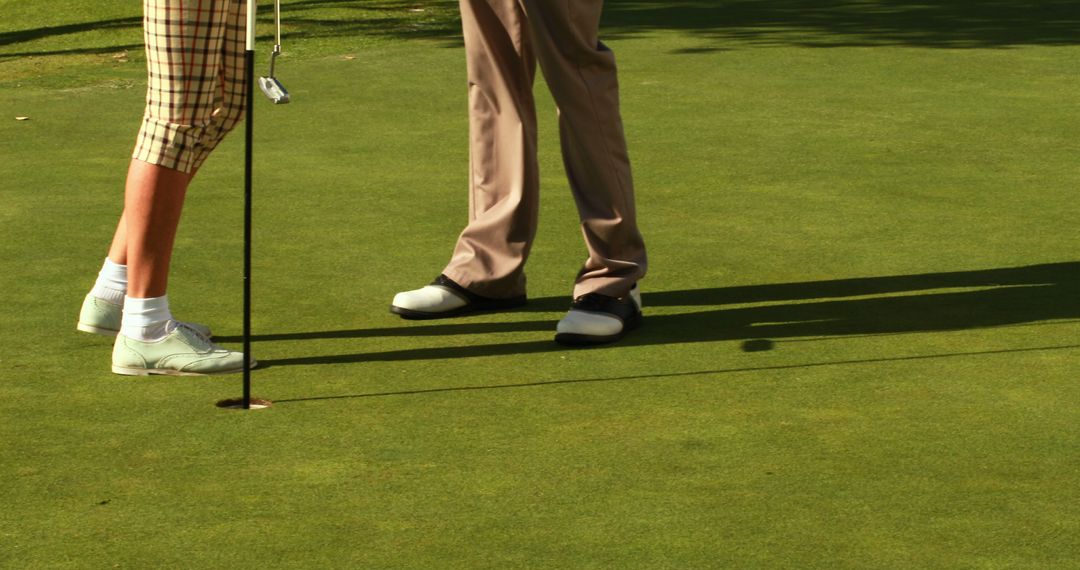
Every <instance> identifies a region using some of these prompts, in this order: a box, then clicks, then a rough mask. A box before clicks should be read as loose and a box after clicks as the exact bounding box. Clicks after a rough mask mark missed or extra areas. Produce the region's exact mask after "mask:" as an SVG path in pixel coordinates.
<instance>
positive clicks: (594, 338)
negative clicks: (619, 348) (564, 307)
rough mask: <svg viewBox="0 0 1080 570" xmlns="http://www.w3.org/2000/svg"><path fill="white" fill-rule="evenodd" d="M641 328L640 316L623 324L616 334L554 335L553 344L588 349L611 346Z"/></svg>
mask: <svg viewBox="0 0 1080 570" xmlns="http://www.w3.org/2000/svg"><path fill="white" fill-rule="evenodd" d="M639 326H641V315H638V316H636V317H635V318H633V319H631V320H629V321H627V322H625V323H623V328H622V330H621V331H619V332H618V333H617V334H611V335H591V334H579V333H556V334H555V342H557V343H559V344H561V345H563V346H572V347H578V348H581V347H588V346H599V345H603V344H611V343H613V342H616V341H618V340H621V339H622V338H623V337H624V336H626V333H628V332H630V331H632V330H634V329H636V328H638V327H639Z"/></svg>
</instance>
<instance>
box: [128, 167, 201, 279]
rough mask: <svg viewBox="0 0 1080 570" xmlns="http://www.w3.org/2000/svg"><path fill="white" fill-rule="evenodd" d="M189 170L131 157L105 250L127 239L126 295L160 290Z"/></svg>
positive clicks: (170, 254) (165, 272)
mask: <svg viewBox="0 0 1080 570" xmlns="http://www.w3.org/2000/svg"><path fill="white" fill-rule="evenodd" d="M192 176H193V174H187V173H184V172H180V171H178V170H173V169H170V168H164V167H161V166H157V165H153V164H149V163H146V162H143V161H140V160H132V161H131V166H130V168H129V169H128V177H127V185H126V187H125V190H124V213H123V214H122V215H121V218H120V219H121V227H118V228H117V231H116V235H115V236H114V238H113V247H112V248H110V251H109V256H110V259H112V260H113V261H114V262H117V263H119V261H120V260H119V259H117V258H115V257H112V256H113V254H114V253H117V255H119V252H118V249H119V248H118V245H120V244H126V252H125V254H124V255H126V258H127V259H126V260H125V261H127V266H128V296H130V297H137V298H151V297H161V296H163V295H165V292H166V289H167V287H168V282H169V262H170V260H171V259H172V250H173V242H174V241H175V238H176V229H177V227H178V226H179V224H180V213H181V210H182V209H183V206H184V196H185V195H186V194H187V187H188V184H189V183H190V182H191V178H192Z"/></svg>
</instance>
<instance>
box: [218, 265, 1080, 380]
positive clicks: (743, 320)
mask: <svg viewBox="0 0 1080 570" xmlns="http://www.w3.org/2000/svg"><path fill="white" fill-rule="evenodd" d="M567 301H568V300H567V299H560V298H554V297H549V298H544V299H539V300H536V301H532V302H530V305H529V306H528V307H526V308H525V309H523V310H522V312H524V311H545V312H548V311H553V310H558V311H561V310H563V309H565V307H566V304H567ZM644 301H645V304H646V317H645V325H644V326H643V327H642V328H641V330H638V331H635V332H634V333H633V334H632V335H629V336H628V337H627V338H626V339H623V341H621V342H620V343H619V344H618V345H617V346H619V347H628V346H649V345H668V344H683V343H709V342H722V341H743V344H742V348H743V350H744V351H747V352H754V351H762V350H771V349H772V348H774V347H775V345H776V343H782V342H787V341H791V342H796V341H797V342H807V341H813V340H822V339H828V338H850V337H856V336H867V335H888V334H905V333H918V332H935V331H952V330H968V329H980V328H989V327H1001V326H1008V325H1020V324H1033V323H1039V322H1045V321H1060V320H1064V319H1078V318H1080V262H1069V263H1055V264H1046V265H1033V266H1026V267H1015V268H1006V269H992V270H982V271H962V272H949V273H930V274H920V275H900V276H889V277H868V278H858V279H842V280H834V281H812V282H804V283H784V284H776V285H754V286H742V287H717V288H706V289H693V290H681V291H660V292H654V293H649V292H646V293H645V294H644ZM747 305H749V306H747ZM648 307H688V308H696V307H708V309H707V310H691V311H687V312H682V313H676V314H660V315H649V314H648ZM554 328H555V321H554V320H542V321H520V322H501V323H482V322H481V323H470V322H462V321H458V322H452V323H443V322H439V323H437V324H423V325H419V326H415V325H414V326H399V327H387V328H375V329H353V330H337V331H313V332H296V333H278V334H264V335H256V336H253V338H252V340H253V341H290V340H293V341H299V340H310V339H334V338H365V337H386V336H410V337H411V336H441V335H485V334H496V333H514V332H551V331H553V330H554ZM219 340H221V341H224V342H229V341H239V340H241V339H240V338H238V337H231V338H230V337H225V338H221V339H219ZM564 350H574V349H567V348H564V347H562V346H560V345H557V344H555V343H554V342H552V341H550V340H543V341H526V342H504V343H498V342H496V343H477V344H475V345H470V346H453V347H436V348H416V349H403V350H396V351H387V352H372V353H357V354H339V355H330V356H307V357H296V358H285V359H275V360H265V361H261V362H260V366H261V367H263V368H268V367H273V366H296V365H322V364H350V363H360V362H376V361H406V360H430V359H448V358H471V357H481V356H504V355H511V354H529V353H540V352H555V351H564Z"/></svg>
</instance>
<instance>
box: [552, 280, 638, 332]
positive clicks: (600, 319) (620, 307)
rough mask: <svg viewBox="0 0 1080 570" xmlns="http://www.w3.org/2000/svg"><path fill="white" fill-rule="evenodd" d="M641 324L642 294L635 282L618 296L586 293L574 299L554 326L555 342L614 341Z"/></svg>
mask: <svg viewBox="0 0 1080 570" xmlns="http://www.w3.org/2000/svg"><path fill="white" fill-rule="evenodd" d="M640 325H641V293H640V292H639V291H638V288H637V284H635V285H634V287H633V288H632V289H630V293H629V294H628V295H626V296H625V297H623V298H621V299H616V298H615V297H609V296H607V295H601V294H599V293H589V294H587V295H582V296H580V297H578V298H577V299H574V302H573V304H571V305H570V311H569V312H568V313H566V316H565V317H563V318H562V320H561V321H559V324H558V325H557V326H556V327H555V342H557V343H559V344H565V345H568V346H589V345H595V344H605V343H609V342H615V341H617V340H619V339H621V338H622V337H623V336H625V335H626V333H627V332H629V331H631V330H633V329H635V328H637V327H638V326H640Z"/></svg>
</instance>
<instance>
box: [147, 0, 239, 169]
mask: <svg viewBox="0 0 1080 570" xmlns="http://www.w3.org/2000/svg"><path fill="white" fill-rule="evenodd" d="M143 10H144V16H143V31H144V37H145V40H146V67H147V75H148V82H147V83H148V85H147V90H146V114H145V115H144V117H143V123H142V128H141V129H140V131H139V139H138V141H137V142H136V145H135V152H134V153H133V154H132V157H133V158H136V159H138V160H141V161H144V162H148V163H150V164H156V165H159V166H164V167H166V168H171V169H174V170H179V171H181V172H192V171H193V170H195V169H197V168H199V166H201V165H202V163H203V161H204V160H206V157H207V156H209V155H210V152H211V151H213V150H214V148H215V147H217V145H218V143H220V142H221V141H222V139H224V138H225V135H226V134H228V132H229V131H231V130H232V129H233V127H235V126H236V124H237V123H239V122H240V120H241V119H242V118H243V116H244V103H245V98H246V96H247V93H246V89H247V86H246V85H245V82H244V50H245V37H246V26H247V21H246V13H247V2H246V1H245V0H144V3H143Z"/></svg>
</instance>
